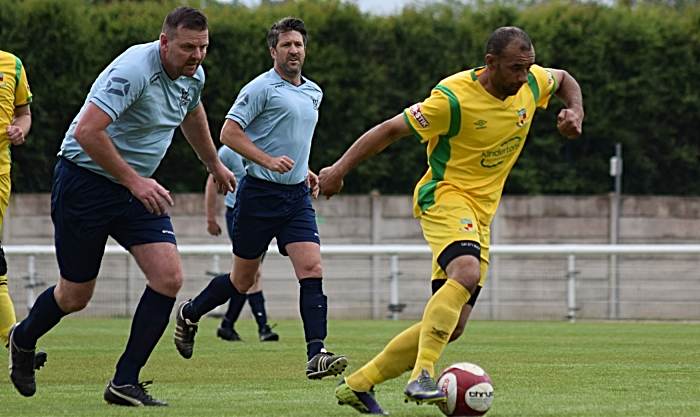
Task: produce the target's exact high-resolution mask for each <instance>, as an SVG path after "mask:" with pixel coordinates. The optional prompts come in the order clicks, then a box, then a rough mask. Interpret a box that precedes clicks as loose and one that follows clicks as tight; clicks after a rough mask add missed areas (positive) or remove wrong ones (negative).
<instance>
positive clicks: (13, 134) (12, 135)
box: [5, 125, 24, 146]
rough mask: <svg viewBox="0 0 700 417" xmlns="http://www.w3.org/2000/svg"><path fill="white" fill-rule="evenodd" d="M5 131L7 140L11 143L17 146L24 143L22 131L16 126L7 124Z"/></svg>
mask: <svg viewBox="0 0 700 417" xmlns="http://www.w3.org/2000/svg"><path fill="white" fill-rule="evenodd" d="M5 131H6V132H7V140H9V141H10V142H11V143H12V144H13V145H15V146H19V145H21V144H23V143H24V132H22V129H20V128H19V127H18V126H12V125H10V126H7V127H6V128H5Z"/></svg>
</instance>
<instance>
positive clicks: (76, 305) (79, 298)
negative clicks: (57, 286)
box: [54, 292, 92, 314]
mask: <svg viewBox="0 0 700 417" xmlns="http://www.w3.org/2000/svg"><path fill="white" fill-rule="evenodd" d="M54 296H55V298H56V304H58V308H60V309H61V311H63V312H64V313H67V314H69V313H75V312H76V311H80V310H82V309H84V308H85V307H87V305H88V303H89V302H90V299H91V298H92V294H78V293H73V294H72V295H67V296H61V295H60V294H56V293H55V292H54Z"/></svg>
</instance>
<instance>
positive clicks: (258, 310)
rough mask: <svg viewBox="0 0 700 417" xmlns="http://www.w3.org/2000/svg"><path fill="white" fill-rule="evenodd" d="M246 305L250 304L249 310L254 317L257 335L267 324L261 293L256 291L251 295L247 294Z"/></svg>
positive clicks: (263, 299)
mask: <svg viewBox="0 0 700 417" xmlns="http://www.w3.org/2000/svg"><path fill="white" fill-rule="evenodd" d="M248 304H250V309H251V310H252V311H253V317H255V322H256V323H258V333H259V332H260V331H261V330H262V329H263V328H264V327H265V325H266V324H267V313H266V312H265V298H264V297H263V293H262V291H258V292H256V293H253V294H248Z"/></svg>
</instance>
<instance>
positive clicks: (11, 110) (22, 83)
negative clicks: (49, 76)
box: [0, 51, 46, 369]
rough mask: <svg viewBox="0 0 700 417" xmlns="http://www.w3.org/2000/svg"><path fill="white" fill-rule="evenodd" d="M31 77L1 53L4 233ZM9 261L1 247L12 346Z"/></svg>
mask: <svg viewBox="0 0 700 417" xmlns="http://www.w3.org/2000/svg"><path fill="white" fill-rule="evenodd" d="M31 102H32V92H31V91H30V90H29V83H28V82H27V73H26V71H25V70H24V66H23V65H22V61H20V59H19V58H17V57H16V56H14V55H12V54H11V53H9V52H5V51H0V229H2V221H3V219H4V218H5V210H6V209H7V205H8V203H9V201H10V189H11V182H10V165H11V162H12V160H11V159H10V145H14V146H19V145H21V144H23V143H24V138H25V136H27V133H29V129H30V128H31V127H32V114H31V111H30V110H29V103H31ZM6 274H7V261H6V260H5V252H4V251H3V250H2V247H0V339H2V343H3V346H6V347H7V346H8V333H9V331H10V327H12V325H13V324H15V322H16V318H15V307H14V306H13V305H12V300H11V299H10V294H9V292H8V291H7V277H6V276H5V275H6ZM45 361H46V353H45V352H42V351H39V352H37V353H36V356H35V358H34V364H35V367H36V368H37V369H39V367H41V366H42V365H43V364H44V362H45Z"/></svg>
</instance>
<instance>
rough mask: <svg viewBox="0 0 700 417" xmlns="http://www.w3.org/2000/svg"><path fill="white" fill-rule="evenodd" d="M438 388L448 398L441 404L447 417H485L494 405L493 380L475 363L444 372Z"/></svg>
mask: <svg viewBox="0 0 700 417" xmlns="http://www.w3.org/2000/svg"><path fill="white" fill-rule="evenodd" d="M437 386H438V388H440V389H441V390H442V392H444V393H445V396H446V397H447V399H446V401H445V402H444V403H442V404H440V410H442V412H443V413H444V414H445V415H446V416H483V415H484V414H486V412H487V411H489V408H491V404H492V403H493V384H492V383H491V378H489V376H488V375H487V374H486V371H484V370H483V369H481V367H479V366H477V365H474V364H473V363H469V362H459V363H455V364H453V365H451V366H450V367H448V368H447V369H445V370H444V371H443V372H442V375H440V379H438V383H437Z"/></svg>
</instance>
